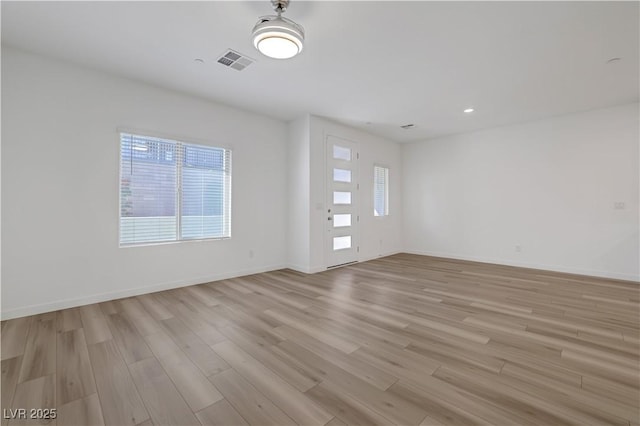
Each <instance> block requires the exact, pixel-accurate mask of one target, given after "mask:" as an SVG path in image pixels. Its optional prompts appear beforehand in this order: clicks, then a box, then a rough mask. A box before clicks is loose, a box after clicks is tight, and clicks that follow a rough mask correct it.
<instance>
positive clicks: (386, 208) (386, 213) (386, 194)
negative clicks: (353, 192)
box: [372, 163, 391, 219]
mask: <svg viewBox="0 0 640 426" xmlns="http://www.w3.org/2000/svg"><path fill="white" fill-rule="evenodd" d="M377 168H381V169H384V170H386V173H385V174H386V176H385V181H384V214H376V169H377ZM390 175H391V168H390V167H389V166H387V165H386V164H381V163H374V164H373V190H372V196H373V199H372V204H373V217H375V218H379V219H383V218H385V217H387V216H390V207H389V205H390V203H389V192H390V188H389V180H390V177H389V176H390Z"/></svg>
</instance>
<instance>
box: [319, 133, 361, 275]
mask: <svg viewBox="0 0 640 426" xmlns="http://www.w3.org/2000/svg"><path fill="white" fill-rule="evenodd" d="M358 187H359V185H358V152H357V144H356V143H355V142H350V141H347V140H344V139H340V138H337V137H334V136H328V137H327V203H326V205H327V211H326V213H327V214H326V217H325V220H326V223H327V242H326V250H327V265H328V267H329V268H331V267H334V266H339V265H344V264H346V263H352V262H357V261H358V251H359V247H358V222H359V217H358V198H359V197H358Z"/></svg>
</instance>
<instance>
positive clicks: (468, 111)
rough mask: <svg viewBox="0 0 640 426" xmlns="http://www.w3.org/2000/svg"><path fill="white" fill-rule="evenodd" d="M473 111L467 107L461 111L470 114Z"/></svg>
mask: <svg viewBox="0 0 640 426" xmlns="http://www.w3.org/2000/svg"><path fill="white" fill-rule="evenodd" d="M473 111H475V110H474V109H473V108H467V109H465V110H464V111H462V112H464V113H466V114H471V113H472V112H473Z"/></svg>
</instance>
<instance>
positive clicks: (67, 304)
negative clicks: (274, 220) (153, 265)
mask: <svg viewBox="0 0 640 426" xmlns="http://www.w3.org/2000/svg"><path fill="white" fill-rule="evenodd" d="M285 267H286V266H285V265H273V266H265V267H258V268H250V269H243V270H238V271H233V272H227V273H223V274H213V275H207V276H201V277H196V278H191V279H188V280H182V281H171V282H165V283H159V284H153V285H150V286H144V287H136V288H132V289H127V290H120V291H114V292H106V293H99V294H93V295H90V296H83V297H78V298H74V299H64V300H57V301H55V302H49V303H42V304H39V305H29V306H23V307H20V308H15V309H7V310H2V312H0V319H2V320H3V321H4V320H8V319H12V318H19V317H25V316H28V315H36V314H42V313H45V312H52V311H57V310H60V309H67V308H74V307H76V306H83V305H89V304H92V303H100V302H106V301H109V300H115V299H122V298H123V297H131V296H139V295H141V294H148V293H155V292H157V291H162V290H170V289H174V288H180V287H186V286H189V285H194V284H202V283H208V282H211V281H219V280H224V279H228V278H234V277H241V276H245V275H251V274H259V273H261V272H268V271H276V270H278V269H283V268H285Z"/></svg>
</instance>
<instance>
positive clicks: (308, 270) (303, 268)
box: [287, 250, 404, 274]
mask: <svg viewBox="0 0 640 426" xmlns="http://www.w3.org/2000/svg"><path fill="white" fill-rule="evenodd" d="M398 253H404V252H403V251H402V250H399V251H392V252H389V253H384V254H379V255H376V256H367V257H361V258H359V259H358V262H368V261H369V260H374V259H380V258H381V257H387V256H392V255H394V254H398ZM287 268H289V269H292V270H294V271H296V272H302V273H303V274H316V273H318V272H322V271H326V270H327V267H326V266H312V267H306V266H300V265H293V264H289V265H288V266H287Z"/></svg>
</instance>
